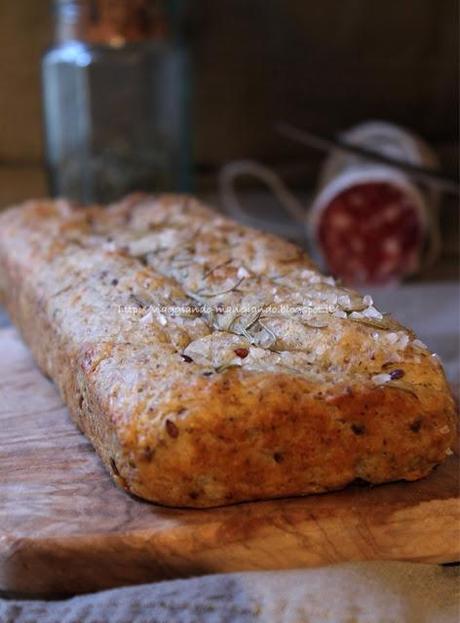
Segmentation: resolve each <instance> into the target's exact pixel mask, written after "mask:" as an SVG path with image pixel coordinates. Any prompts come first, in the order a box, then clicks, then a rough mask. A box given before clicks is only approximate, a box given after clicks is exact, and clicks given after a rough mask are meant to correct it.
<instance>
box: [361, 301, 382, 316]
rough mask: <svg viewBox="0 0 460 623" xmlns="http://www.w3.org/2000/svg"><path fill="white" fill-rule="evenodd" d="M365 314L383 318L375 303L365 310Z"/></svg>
mask: <svg viewBox="0 0 460 623" xmlns="http://www.w3.org/2000/svg"><path fill="white" fill-rule="evenodd" d="M363 316H365V317H366V318H376V319H377V320H382V319H383V316H382V314H381V313H380V312H379V310H378V309H376V308H375V307H374V306H373V305H369V307H368V308H367V309H365V310H364V311H363Z"/></svg>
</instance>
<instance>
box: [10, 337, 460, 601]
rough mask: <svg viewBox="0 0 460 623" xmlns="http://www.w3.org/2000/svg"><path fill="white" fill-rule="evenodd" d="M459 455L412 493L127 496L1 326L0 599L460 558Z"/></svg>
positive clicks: (385, 489) (391, 488)
mask: <svg viewBox="0 0 460 623" xmlns="http://www.w3.org/2000/svg"><path fill="white" fill-rule="evenodd" d="M458 467H459V463H458V456H456V455H454V456H452V457H450V458H449V459H448V460H447V461H446V462H445V463H444V464H443V465H442V466H440V467H438V468H437V469H436V470H435V471H434V472H433V473H432V474H431V475H430V476H429V477H427V478H425V479H423V480H420V481H417V482H412V483H403V482H398V483H392V484H388V485H380V486H376V487H367V486H351V487H349V488H347V489H345V490H343V491H339V492H334V493H327V494H322V495H312V496H307V497H303V498H302V497H299V498H290V499H278V500H271V501H264V502H254V503H246V504H238V505H233V506H227V507H221V508H217V509H208V510H187V509H170V508H164V507H159V506H157V505H154V504H150V503H147V502H142V501H141V500H138V499H135V498H133V497H131V496H129V495H128V494H126V493H125V492H123V491H121V490H119V489H118V488H117V487H116V486H115V485H114V484H113V483H112V480H111V479H110V478H109V476H108V474H107V473H106V471H105V469H104V467H103V466H102V464H101V463H100V461H99V459H98V457H97V455H96V454H95V452H94V451H93V449H92V447H91V445H90V444H89V442H88V441H87V440H86V438H85V437H84V436H83V435H82V434H81V433H80V432H79V431H78V430H77V429H76V428H75V426H74V425H73V423H72V422H71V421H70V419H69V416H68V413H67V410H66V408H65V406H64V405H63V403H62V402H61V399H60V398H59V395H58V392H57V391H56V388H55V387H54V385H53V384H52V383H51V382H50V381H49V380H47V379H46V378H45V377H44V376H43V375H42V374H41V373H40V372H39V370H38V369H37V368H36V366H35V364H34V362H33V359H32V356H31V354H30V353H29V351H28V350H27V348H26V346H25V345H24V344H23V343H22V341H21V339H20V337H19V336H18V333H17V332H16V330H15V329H14V328H6V329H2V330H0V590H1V591H9V592H16V593H21V594H34V595H37V594H38V595H52V594H68V593H81V592H87V591H95V590H99V589H104V588H109V587H115V586H121V585H128V584H136V583H143V582H149V581H154V580H159V579H166V578H175V577H186V576H190V575H198V574H206V573H216V572H231V571H241V570H269V569H290V568H298V567H311V566H317V565H325V564H330V563H335V562H340V561H348V560H373V559H386V560H410V561H423V562H453V561H457V560H460V502H459V499H458V490H459V469H458Z"/></svg>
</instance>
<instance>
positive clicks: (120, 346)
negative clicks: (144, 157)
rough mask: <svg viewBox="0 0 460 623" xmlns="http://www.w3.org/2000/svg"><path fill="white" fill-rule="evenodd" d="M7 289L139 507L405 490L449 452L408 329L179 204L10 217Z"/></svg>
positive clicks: (4, 235)
mask: <svg viewBox="0 0 460 623" xmlns="http://www.w3.org/2000/svg"><path fill="white" fill-rule="evenodd" d="M0 294H1V296H2V298H3V300H4V302H5V304H6V306H7V308H8V310H9V313H10V314H11V317H12V319H13V321H14V322H15V323H16V324H17V326H18V327H19V328H20V329H21V331H22V334H23V336H24V338H25V340H26V341H27V343H28V344H29V346H30V347H31V350H32V352H33V354H34V356H35V358H36V360H37V362H38V364H39V366H40V367H41V369H42V370H43V371H44V372H45V373H46V374H48V375H49V376H50V377H51V378H52V379H53V380H54V381H55V382H56V384H57V385H58V387H59V389H60V391H61V394H62V396H63V399H64V400H65V401H66V403H67V404H68V406H69V410H70V413H71V415H72V417H73V419H74V420H75V421H76V423H77V424H78V426H79V427H80V428H81V429H82V430H83V431H84V432H85V434H86V435H87V436H88V437H89V438H90V439H91V441H92V443H93V445H94V446H95V448H96V449H97V451H98V453H99V454H100V456H101V458H102V460H103V461H104V463H105V464H106V466H107V467H108V468H109V470H110V472H111V473H112V476H113V477H114V479H115V480H116V481H117V483H118V484H120V485H121V486H123V487H125V488H126V489H127V490H129V491H131V492H132V493H135V494H137V495H139V496H141V497H144V498H146V499H149V500H153V501H156V502H159V503H162V504H167V505H177V506H196V507H199V506H203V507H205V506H215V505H219V504H225V503H230V502H237V501H242V500H252V499H259V498H267V497H278V496H286V495H298V494H305V493H311V492H317V491H325V490H329V489H336V488H339V487H343V486H345V485H346V484H347V483H349V482H351V481H353V480H354V479H355V478H362V479H364V480H367V481H369V482H373V483H378V482H385V481H389V480H397V479H407V480H413V479H417V478H420V477H422V476H424V475H426V474H427V473H428V472H429V471H430V470H431V469H432V468H433V466H434V465H436V464H437V463H440V462H441V461H442V460H444V458H445V457H446V456H447V455H448V454H449V448H450V446H451V445H452V443H453V435H454V424H453V422H454V404H453V400H452V397H451V395H450V392H449V389H448V387H447V383H446V380H445V378H444V374H443V372H442V368H441V366H440V364H439V362H438V360H437V359H436V357H434V356H432V355H431V354H430V353H429V352H428V351H427V350H426V348H425V347H424V346H423V345H422V344H421V343H420V342H419V341H418V340H416V338H415V336H414V335H413V334H412V333H410V332H408V331H407V330H406V329H405V328H404V327H402V326H401V325H399V324H398V323H396V322H395V321H393V320H391V319H389V318H387V317H382V316H381V314H380V313H379V312H378V310H376V309H375V308H374V306H373V305H372V301H371V300H370V299H369V297H365V298H363V297H361V296H359V295H357V294H355V293H353V292H350V291H348V290H344V289H343V288H339V287H338V286H337V285H336V284H335V283H334V282H333V281H332V280H331V279H330V278H326V277H322V276H321V275H319V274H318V273H317V272H316V270H315V269H314V267H313V265H312V264H311V262H310V261H309V259H308V258H307V257H306V256H305V255H304V254H303V253H302V252H301V251H300V250H299V249H297V247H295V246H293V245H291V244H289V243H287V242H284V241H281V240H279V239H278V238H276V237H273V236H269V235H266V234H262V233H260V232H255V231H254V230H250V229H247V228H244V227H241V226H239V225H237V224H234V223H232V222H231V221H228V220H226V219H224V218H223V217H220V216H216V215H214V213H212V212H211V211H209V210H208V209H207V208H205V207H203V206H202V205H201V204H199V203H198V202H195V201H194V200H191V199H188V198H183V197H175V196H167V197H160V198H149V197H143V196H134V197H130V198H127V199H126V200H125V201H124V202H121V203H120V204H118V205H114V206H112V207H111V208H109V209H107V210H104V209H102V208H92V209H90V210H85V211H84V210H81V209H78V208H72V207H71V206H70V205H69V204H68V203H66V202H63V201H57V202H52V201H36V202H29V203H27V204H25V205H23V206H20V207H17V208H14V209H11V210H9V211H8V212H6V213H5V214H3V215H2V216H1V217H0ZM187 306H188V307H191V308H192V309H188V310H185V311H184V307H187ZM270 306H274V307H275V309H274V310H272V309H271V308H270ZM283 306H284V307H283ZM286 306H288V307H289V309H286ZM235 310H236V311H235Z"/></svg>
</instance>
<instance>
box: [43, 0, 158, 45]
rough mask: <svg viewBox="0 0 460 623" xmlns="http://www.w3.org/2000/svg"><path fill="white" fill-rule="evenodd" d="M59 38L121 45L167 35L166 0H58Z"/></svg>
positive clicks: (57, 24) (59, 39) (56, 3)
mask: <svg viewBox="0 0 460 623" xmlns="http://www.w3.org/2000/svg"><path fill="white" fill-rule="evenodd" d="M55 9H56V35H57V39H58V41H69V40H79V41H84V42H87V43H93V44H106V45H113V46H119V45H123V44H124V43H130V42H137V41H143V40H146V39H156V38H163V37H164V36H166V34H167V20H166V15H165V9H164V1H163V0H55Z"/></svg>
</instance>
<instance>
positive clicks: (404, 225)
mask: <svg viewBox="0 0 460 623" xmlns="http://www.w3.org/2000/svg"><path fill="white" fill-rule="evenodd" d="M342 137H343V139H344V140H346V142H347V143H349V144H350V143H351V144H355V145H359V146H362V147H366V148H368V149H370V150H372V151H375V152H379V153H382V154H384V155H386V156H390V157H392V158H395V159H398V160H403V161H406V162H408V163H410V164H414V165H419V166H424V167H427V168H434V167H436V166H437V161H436V157H435V156H434V154H433V153H432V152H431V150H430V149H429V147H428V146H427V145H426V144H425V143H424V142H423V141H421V140H420V139H419V138H418V137H415V136H413V135H412V134H410V133H409V132H407V131H406V130H403V129H401V128H399V127H397V126H394V125H391V124H389V123H382V122H368V123H364V124H362V125H360V126H358V127H356V128H354V129H352V130H350V131H348V132H346V133H344V134H343V135H342ZM438 202H439V196H438V194H437V193H436V192H435V191H433V190H431V189H421V188H420V187H418V186H417V184H416V183H415V182H414V181H413V180H411V179H410V177H409V176H407V175H406V174H405V173H403V172H401V171H398V170H397V169H395V168H393V167H390V166H387V165H382V164H377V163H375V162H370V161H369V160H363V158H361V157H359V156H356V155H354V154H349V153H344V152H342V151H341V152H333V153H331V154H330V156H329V158H328V159H327V161H326V163H325V165H324V167H323V171H322V175H321V180H320V188H319V192H318V194H317V196H316V198H315V200H314V202H313V204H312V207H311V210H310V216H309V230H310V236H311V238H312V241H313V244H314V245H315V246H316V249H317V251H318V253H319V255H320V258H321V260H322V263H323V264H324V265H325V266H326V267H327V268H328V269H329V271H330V272H332V273H333V274H334V275H335V276H336V277H340V278H341V279H342V280H343V282H344V283H348V284H366V283H375V284H383V283H389V282H392V281H399V280H401V279H403V278H405V277H407V276H409V275H411V274H413V273H415V272H417V271H418V270H419V269H420V267H421V265H422V262H423V259H424V257H425V256H426V253H427V247H428V246H429V242H430V240H431V239H432V233H433V221H434V214H435V212H436V211H437V207H438Z"/></svg>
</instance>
